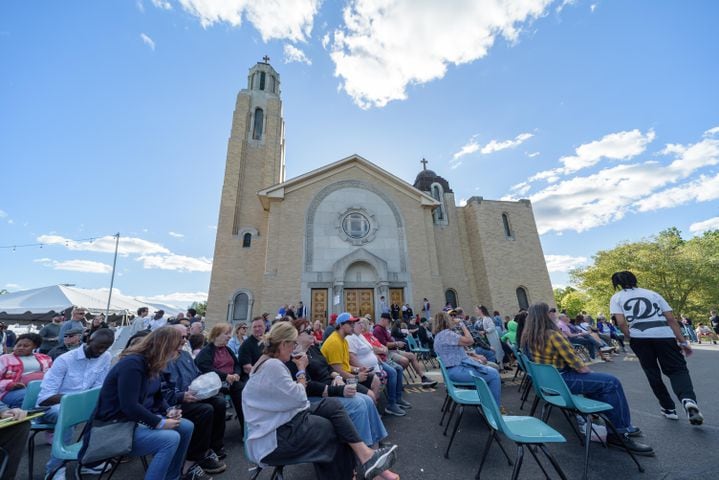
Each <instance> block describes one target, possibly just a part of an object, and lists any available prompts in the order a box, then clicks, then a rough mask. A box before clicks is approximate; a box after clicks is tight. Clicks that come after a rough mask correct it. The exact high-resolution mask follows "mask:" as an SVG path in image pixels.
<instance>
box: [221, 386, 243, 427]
mask: <svg viewBox="0 0 719 480" xmlns="http://www.w3.org/2000/svg"><path fill="white" fill-rule="evenodd" d="M243 388H245V383H244V382H243V381H241V380H240V381H237V382H234V383H232V385H230V386H228V387H223V388H222V390H221V392H222V394H223V395H229V396H230V400H232V406H233V407H235V413H236V414H237V419H238V420H239V421H240V427H242V429H243V431H244V427H245V417H244V415H242V389H243Z"/></svg>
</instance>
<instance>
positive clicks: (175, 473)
mask: <svg viewBox="0 0 719 480" xmlns="http://www.w3.org/2000/svg"><path fill="white" fill-rule="evenodd" d="M193 430H194V425H193V424H192V422H191V421H189V420H186V419H184V418H183V419H182V420H180V425H179V426H178V427H177V428H176V429H174V430H155V429H152V428H148V427H146V426H144V425H139V424H138V425H137V428H136V429H135V441H134V444H133V446H132V451H131V452H130V455H129V456H130V457H141V456H144V455H152V461H151V462H150V465H149V466H148V468H147V472H145V480H177V479H179V478H180V476H181V473H182V464H183V463H184V461H185V454H186V453H187V447H189V445H190V437H192V431H193Z"/></svg>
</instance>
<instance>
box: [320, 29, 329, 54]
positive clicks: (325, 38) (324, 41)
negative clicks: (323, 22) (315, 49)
mask: <svg viewBox="0 0 719 480" xmlns="http://www.w3.org/2000/svg"><path fill="white" fill-rule="evenodd" d="M329 44H330V34H329V32H328V33H325V34H324V35H322V48H324V49H325V50H327V45H329Z"/></svg>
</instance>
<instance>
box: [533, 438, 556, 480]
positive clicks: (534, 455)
mask: <svg viewBox="0 0 719 480" xmlns="http://www.w3.org/2000/svg"><path fill="white" fill-rule="evenodd" d="M527 449H528V450H529V453H531V454H532V458H534V461H535V462H537V465H539V468H540V469H541V470H542V473H543V474H544V478H546V479H547V480H552V479H551V477H550V476H549V474H548V473H547V470H545V469H544V465H542V462H540V461H539V458H537V454H536V453H535V451H534V445H527Z"/></svg>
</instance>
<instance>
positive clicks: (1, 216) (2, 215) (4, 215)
mask: <svg viewBox="0 0 719 480" xmlns="http://www.w3.org/2000/svg"><path fill="white" fill-rule="evenodd" d="M5 217H7V213H6V212H4V211H2V210H0V218H5Z"/></svg>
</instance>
